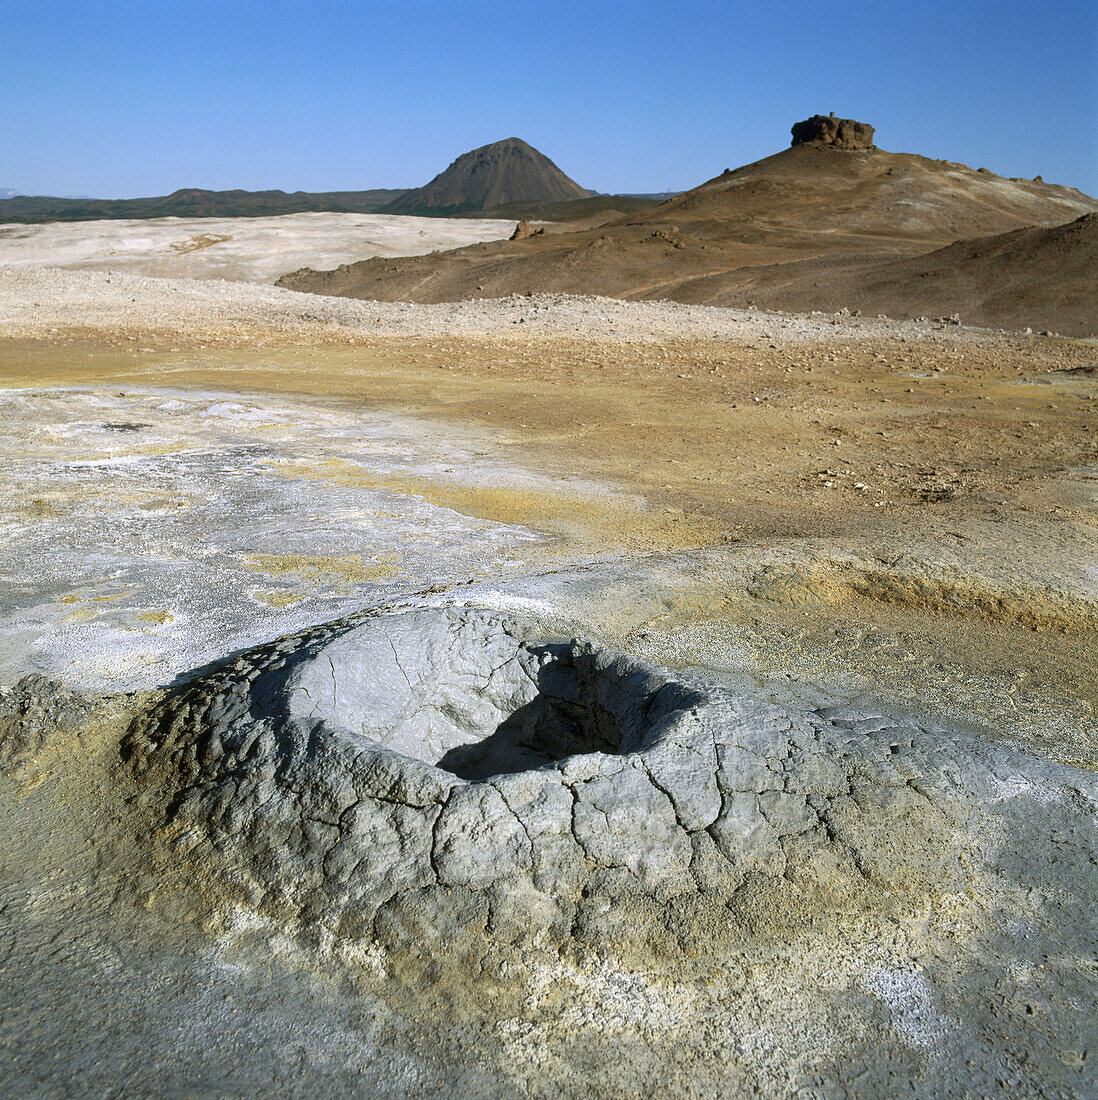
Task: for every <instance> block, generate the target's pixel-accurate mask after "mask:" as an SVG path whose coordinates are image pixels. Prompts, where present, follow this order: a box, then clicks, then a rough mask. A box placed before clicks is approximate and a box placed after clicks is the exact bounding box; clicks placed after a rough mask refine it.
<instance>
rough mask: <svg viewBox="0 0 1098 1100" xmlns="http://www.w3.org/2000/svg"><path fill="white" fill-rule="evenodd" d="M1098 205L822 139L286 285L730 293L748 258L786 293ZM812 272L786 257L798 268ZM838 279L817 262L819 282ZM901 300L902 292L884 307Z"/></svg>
mask: <svg viewBox="0 0 1098 1100" xmlns="http://www.w3.org/2000/svg"><path fill="white" fill-rule="evenodd" d="M1095 210H1098V200H1095V199H1092V198H1091V197H1089V196H1087V195H1084V194H1083V193H1082V192H1080V191H1076V190H1074V189H1072V188H1067V187H1057V186H1054V185H1051V184H1046V183H1042V182H1040V181H1031V180H1013V179H1004V178H1002V177H1000V176H996V175H994V174H992V173H990V172H986V171H976V170H974V169H971V168H966V167H965V166H964V165H961V164H953V163H948V162H944V161H936V160H929V159H927V158H926V157H920V156H915V155H913V154H906V153H888V152H885V151H884V150H880V149H875V148H872V149H857V150H850V149H842V148H836V147H833V146H828V145H823V144H818V143H812V144H803V145H797V146H794V147H793V148H790V149H786V150H785V151H783V152H781V153H778V154H777V155H775V156H772V157H767V158H766V159H765V160H761V161H758V162H756V163H754V164H750V165H747V166H745V167H743V168H740V169H738V170H737V171H735V172H731V171H728V172H725V173H723V174H722V175H720V176H718V177H716V178H715V179H712V180H710V181H708V182H707V183H704V184H702V185H701V186H700V187H697V188H694V189H693V190H692V191H687V192H685V193H684V194H682V195H679V196H676V197H675V198H672V199H669V200H667V201H666V202H662V203H658V204H656V205H654V206H651V207H648V208H646V209H644V210H641V211H638V212H634V213H630V214H627V215H625V216H623V217H622V218H619V219H618V220H616V221H613V222H611V223H609V224H607V225H603V226H600V227H597V228H590V229H585V230H581V231H576V232H572V233H560V234H553V235H550V234H546V235H543V236H538V237H532V238H528V239H526V240H519V241H510V242H507V241H503V242H495V243H491V244H484V245H474V246H471V247H469V248H464V249H459V250H456V251H453V252H445V253H436V254H434V255H432V256H424V257H417V258H413V259H400V260H367V261H364V262H362V263H358V264H351V265H347V266H344V267H342V268H338V269H337V270H335V271H332V272H316V271H311V270H309V269H305V270H303V271H299V272H294V273H293V274H292V275H288V276H285V277H284V278H283V279H282V280H281V281H280V285H282V286H287V287H291V288H292V289H296V290H307V291H313V292H316V293H321V294H336V295H344V296H347V297H359V298H376V299H379V300H383V301H398V300H411V301H419V302H441V301H452V300H457V299H461V298H469V297H497V296H504V295H507V294H512V293H526V292H528V291H535V292H539V291H546V292H567V293H576V294H606V295H610V296H613V297H621V298H668V299H671V300H676V301H705V302H711V303H714V304H731V303H732V302H734V301H739V300H740V299H741V297H742V295H741V291H742V290H743V288H744V287H745V285H746V284H747V283H748V281H749V279H750V272H749V271H747V270H745V269H750V268H756V267H761V266H765V267H770V268H774V270H773V271H771V272H770V273H768V276H767V278H768V283H767V286H768V287H769V288H770V289H771V290H772V291H774V292H775V293H776V288H778V287H780V284H781V280H782V276H781V273H780V270H779V269H778V268H777V267H776V266H775V265H788V264H793V265H797V264H803V263H805V262H807V261H819V262H820V263H821V264H822V265H823V266H822V267H821V271H823V270H824V269H825V268H830V267H831V266H832V265H835V266H836V268H845V267H849V266H851V265H853V264H870V263H875V262H884V261H895V260H898V259H900V258H903V257H912V256H916V255H920V254H925V253H927V252H931V251H934V250H935V249H939V248H941V247H943V246H944V245H947V244H950V243H951V242H953V241H956V240H957V239H958V238H976V237H985V236H992V235H996V234H1000V233H1004V232H1010V231H1012V230H1015V229H1019V228H1023V227H1027V226H1033V225H1044V226H1053V225H1059V224H1062V223H1065V222H1068V221H1071V220H1074V219H1075V218H1078V217H1079V216H1080V215H1081V214H1084V213H1088V212H1091V211H1095ZM803 274H804V272H803V270H802V269H800V268H798V267H796V266H793V267H790V268H788V275H789V277H790V278H800V277H801V276H803ZM828 277H829V276H828V275H827V274H826V273H824V274H822V275H821V274H819V273H817V274H815V275H814V277H813V279H812V280H811V281H813V282H820V283H821V284H824V283H826V280H827V278H828ZM811 289H817V288H815V287H814V288H811ZM885 296H886V297H887V295H885ZM819 300H820V301H822V300H823V299H822V296H821V297H820V299H819ZM798 303H799V304H798V305H797V306H796V307H789V308H799V309H817V308H823V307H822V306H821V305H818V304H816V299H815V298H814V297H813V296H812V295H809V294H805V296H804V297H803V298H798ZM842 304H844V305H845V304H849V303H846V302H844V303H842ZM903 306H904V301H903V299H902V297H897V298H896V300H895V301H893V302H891V303H890V305H889V307H886V306H881V307H879V309H880V311H881V312H890V311H891V312H899V311H900V309H901V308H902V307H903ZM852 308H856V307H852ZM989 308H990V307H989ZM957 311H958V309H957V307H953V308H950V309H943V310H940V311H939V312H945V313H953V312H957ZM1027 323H1028V322H1027Z"/></svg>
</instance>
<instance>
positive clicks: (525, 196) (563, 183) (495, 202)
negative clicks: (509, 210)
mask: <svg viewBox="0 0 1098 1100" xmlns="http://www.w3.org/2000/svg"><path fill="white" fill-rule="evenodd" d="M591 194H592V192H591V191H587V190H585V189H584V188H582V187H580V185H579V184H578V183H576V182H575V180H571V179H569V178H568V177H567V176H566V175H565V174H564V173H563V172H562V171H561V170H560V169H559V168H558V167H557V166H556V165H555V164H554V163H553V162H552V161H551V160H550V159H549V158H548V157H547V156H545V155H544V154H542V153H539V152H538V151H537V149H535V148H533V146H531V145H527V144H526V142H525V141H523V140H522V139H521V138H516V137H510V138H506V139H505V140H503V141H496V142H493V143H492V144H491V145H483V146H481V148H479V149H473V150H472V151H471V152H468V153H463V154H462V155H461V156H460V157H458V158H457V160H455V161H454V162H453V164H451V165H450V167H449V168H447V169H446V171H445V172H440V173H439V174H438V175H437V176H435V178H434V179H433V180H431V182H430V183H428V184H427V185H426V186H425V187H417V188H415V189H414V190H412V191H408V192H406V193H405V194H403V195H401V196H399V197H398V198H396V199H395V200H394V201H393V202H391V203H389V204H388V206H386V207H385V208H384V211H383V212H384V213H386V214H419V215H436V216H445V217H453V216H454V215H455V214H464V213H467V212H468V211H471V210H487V209H489V208H491V207H498V206H503V205H505V204H507V203H532V202H537V203H546V202H570V201H572V200H574V199H585V198H587V197H588V196H590V195H591Z"/></svg>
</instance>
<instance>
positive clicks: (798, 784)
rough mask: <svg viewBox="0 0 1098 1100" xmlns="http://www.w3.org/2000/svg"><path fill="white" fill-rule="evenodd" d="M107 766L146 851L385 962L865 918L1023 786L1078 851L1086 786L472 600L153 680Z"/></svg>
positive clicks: (318, 633)
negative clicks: (475, 945) (681, 931)
mask: <svg viewBox="0 0 1098 1100" xmlns="http://www.w3.org/2000/svg"><path fill="white" fill-rule="evenodd" d="M124 754H125V756H126V758H127V759H128V761H129V763H130V765H131V766H132V768H133V769H134V771H135V772H136V774H137V776H138V777H139V778H140V779H141V780H142V782H143V783H144V784H145V785H146V787H147V789H148V790H149V791H150V792H151V793H150V797H151V800H152V802H153V804H154V805H156V804H159V805H160V806H161V807H162V813H163V818H162V826H163V828H164V830H165V831H166V834H167V836H168V837H169V838H171V837H175V838H178V840H179V841H180V843H183V844H184V845H185V846H186V847H187V848H188V849H189V850H191V851H192V852H195V851H199V852H202V851H205V852H206V853H207V854H208V855H209V857H210V858H211V860H216V859H227V860H228V863H229V874H230V876H231V878H232V879H233V881H235V882H236V883H237V885H238V886H240V887H241V888H242V889H243V890H244V891H245V893H246V895H247V896H248V897H249V898H250V899H252V901H253V903H254V904H257V905H259V906H261V907H267V908H268V911H270V912H280V913H283V914H285V913H287V912H289V913H290V914H291V918H292V919H295V920H299V921H301V922H304V924H305V925H307V926H310V927H312V926H316V925H318V924H319V925H320V926H323V927H327V928H329V929H332V930H333V931H334V932H335V933H336V934H337V935H341V936H342V935H346V936H352V937H367V938H372V939H374V940H376V941H377V942H379V943H381V944H382V945H383V946H386V947H388V948H392V949H402V948H405V947H407V946H408V944H409V943H415V942H421V941H424V938H425V937H426V938H427V939H431V938H437V937H440V936H441V937H443V938H450V937H454V936H458V935H468V934H474V935H482V934H484V933H485V932H487V933H488V934H489V935H490V936H491V937H492V938H493V939H494V940H495V941H497V942H506V943H512V944H531V945H532V944H536V943H542V944H552V943H554V942H561V941H563V940H565V939H567V938H568V937H569V936H573V935H576V934H578V932H577V930H578V929H582V930H585V931H586V932H590V931H591V929H592V928H594V929H597V934H599V935H604V936H614V935H635V934H637V932H638V928H639V925H638V921H641V922H642V917H640V916H638V915H637V914H638V913H644V912H649V913H650V914H652V917H651V919H652V920H655V921H659V920H662V919H663V918H662V916H661V915H660V914H661V907H662V906H664V905H666V904H668V903H670V902H672V901H674V902H675V904H676V905H680V906H681V905H682V904H683V903H684V901H687V900H689V899H690V898H695V899H699V900H700V899H706V902H707V904H708V903H712V904H716V905H717V906H719V907H720V908H721V911H722V912H724V913H725V914H726V919H728V920H732V919H733V918H732V916H731V913H732V912H733V911H734V910H735V909H736V906H737V905H740V904H745V905H746V904H750V905H753V906H754V905H756V902H757V900H758V897H759V890H760V889H765V888H767V887H766V884H767V883H770V884H771V885H772V886H773V887H774V888H779V887H780V888H783V889H784V888H788V887H790V886H791V887H792V888H794V889H795V890H796V892H797V895H798V897H800V898H802V899H804V903H805V904H820V905H827V904H834V903H835V899H836V898H842V897H846V898H848V899H849V898H852V897H858V898H860V899H861V901H860V903H859V904H871V905H880V906H884V907H887V906H889V905H893V904H896V903H897V899H902V898H908V899H910V898H912V897H917V896H922V895H924V894H927V893H928V892H931V891H939V892H941V891H946V892H949V891H959V890H965V889H969V888H970V886H971V883H972V881H973V878H972V876H973V875H974V874H976V873H977V869H978V868H979V867H980V866H988V865H989V864H991V863H992V862H993V861H994V860H995V859H996V858H997V856H998V852H999V847H998V841H999V838H1000V836H1001V834H1002V818H1003V816H1004V814H1006V813H1007V807H1006V803H1008V802H1011V801H1012V800H1015V801H1016V799H1017V797H1024V799H1025V802H1026V805H1025V807H1016V808H1015V811H1012V812H1016V815H1017V816H1020V817H1024V816H1026V815H1027V814H1030V813H1036V812H1041V813H1045V812H1046V811H1047V810H1048V808H1049V807H1053V806H1055V807H1056V814H1057V815H1059V816H1058V817H1057V820H1058V821H1060V819H1061V818H1062V821H1060V825H1058V826H1057V828H1061V826H1062V832H1063V835H1065V836H1067V835H1069V834H1071V835H1072V836H1074V837H1075V838H1076V839H1075V840H1073V841H1072V847H1071V850H1072V852H1075V853H1076V854H1078V853H1079V852H1084V851H1085V850H1086V848H1087V846H1088V845H1090V844H1091V843H1092V842H1093V840H1094V835H1093V834H1094V821H1095V815H1094V808H1095V799H1096V798H1098V790H1096V789H1095V786H1096V785H1095V783H1094V782H1093V776H1090V775H1088V774H1087V773H1082V772H1079V771H1077V770H1075V769H1070V768H1064V767H1062V766H1059V765H1054V764H1049V763H1044V762H1041V763H1039V764H1037V766H1036V771H1035V767H1034V763H1035V762H1034V761H1033V760H1032V759H1027V761H1026V764H1027V770H1026V774H1027V776H1028V778H1027V781H1026V782H1027V787H1026V789H1025V790H1024V791H1023V790H1015V789H1014V788H1012V787H1011V783H1012V782H1013V780H1014V777H1015V776H1016V775H1018V774H1021V772H1020V765H1019V762H1018V760H1017V759H1015V755H1016V754H1014V755H1012V750H1010V749H1004V748H999V747H996V746H989V745H987V744H986V743H982V742H981V741H979V740H977V739H976V738H973V737H971V736H966V735H960V734H955V733H952V732H950V731H948V730H944V729H940V728H936V727H932V726H930V725H927V724H926V723H924V722H922V721H918V722H916V721H912V720H911V719H908V718H900V717H897V716H894V715H889V714H886V713H881V712H880V711H870V710H865V711H858V710H853V709H850V708H845V707H842V708H840V707H833V708H825V709H809V708H806V709H804V710H799V711H791V710H790V709H789V707H780V706H777V705H775V704H773V703H770V702H768V701H767V700H766V699H765V698H764V697H762V696H761V695H759V696H750V697H745V696H743V695H742V694H734V693H733V692H731V691H729V690H727V689H726V688H724V687H722V686H721V685H720V684H718V683H716V682H713V681H709V680H706V679H704V678H700V677H697V676H692V675H689V674H682V673H676V672H672V671H670V670H668V669H663V668H659V667H657V666H655V665H652V664H649V663H647V662H644V661H640V660H637V659H634V658H631V657H629V656H627V655H625V654H622V653H617V652H614V651H613V650H610V649H607V648H604V647H602V646H599V645H596V644H593V643H591V642H585V641H580V640H572V641H554V640H552V639H546V638H545V637H544V636H543V635H541V634H540V631H539V628H538V625H537V623H536V622H533V621H521V620H517V619H515V618H512V617H510V616H507V615H504V614H501V613H499V612H496V611H491V610H487V609H479V608H469V607H423V606H419V607H416V606H411V607H405V608H402V609H396V610H392V611H388V612H381V613H378V612H370V613H365V614H363V615H360V616H357V617H352V618H350V619H346V620H341V621H339V622H336V623H332V624H329V625H327V626H324V627H320V628H317V629H315V630H313V631H310V632H307V633H305V634H302V635H296V636H293V637H288V638H284V639H282V640H280V641H278V642H275V643H272V644H271V645H269V646H265V647H262V648H260V649H256V650H252V651H251V652H249V653H245V654H243V655H241V656H239V657H236V658H234V659H232V660H231V661H228V662H226V663H225V664H224V665H222V666H220V667H219V668H217V669H215V670H214V671H211V672H208V673H206V674H204V675H202V676H200V677H199V678H197V679H195V680H193V681H191V682H190V683H188V684H186V685H185V686H183V687H180V688H178V689H175V690H173V691H172V692H170V693H169V694H168V695H167V696H166V697H165V698H164V699H163V701H162V702H161V703H160V705H159V706H157V707H156V708H155V709H153V710H151V711H150V712H148V713H146V714H145V715H143V716H142V717H141V718H139V719H138V720H137V721H136V722H135V723H134V725H133V726H132V728H131V730H130V733H129V735H128V737H127V740H126V743H125V748H124ZM1037 772H1041V774H1040V775H1038V774H1037ZM1084 787H1085V788H1086V790H1085V791H1084ZM1034 792H1035V793H1034ZM1031 795H1032V797H1030V796H1031ZM1073 799H1074V800H1075V801H1074V802H1073V801H1072V800H1073ZM1031 803H1032V806H1031ZM1038 803H1039V804H1040V807H1044V809H1040V808H1039V807H1038ZM1034 807H1038V808H1036V809H1035V808H1034ZM1073 858H1074V857H1073ZM1084 862H1085V860H1084ZM1080 866H1082V865H1080ZM1088 873H1089V874H1090V875H1091V877H1093V875H1094V869H1093V868H1091V869H1090V871H1089V872H1088ZM775 884H776V885H775ZM1095 888H1096V889H1098V885H1096V887H1095ZM752 898H754V899H755V901H754V902H752V901H750V899H752ZM811 898H817V899H825V900H818V902H815V903H810V902H809V901H808V900H807V899H811ZM867 898H869V899H870V900H869V901H867V900H866V899H867ZM745 899H746V900H745ZM826 899H830V900H826ZM646 906H647V908H646ZM726 906H727V907H728V908H725V907H726ZM638 907H639V908H638ZM756 907H757V906H756ZM625 914H630V915H629V916H628V917H626V916H625ZM752 919H754V918H752ZM622 921H626V924H625V925H623V924H622Z"/></svg>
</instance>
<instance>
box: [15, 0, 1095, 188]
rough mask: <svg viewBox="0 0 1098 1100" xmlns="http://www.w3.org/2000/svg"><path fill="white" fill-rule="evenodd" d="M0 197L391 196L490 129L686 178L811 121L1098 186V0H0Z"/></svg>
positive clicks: (756, 150)
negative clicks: (814, 117) (829, 0)
mask: <svg viewBox="0 0 1098 1100" xmlns="http://www.w3.org/2000/svg"><path fill="white" fill-rule="evenodd" d="M0 27H2V28H3V30H2V33H0V187H15V188H17V189H18V190H20V191H23V192H27V193H37V194H42V193H48V194H88V195H95V196H100V197H125V196H134V195H155V194H163V193H166V192H168V191H171V190H174V189H175V188H177V187H183V186H197V187H211V188H229V187H244V188H248V189H259V188H267V187H281V188H284V189H286V190H294V189H296V188H301V189H304V190H330V189H352V190H353V189H359V188H368V187H410V186H417V185H419V184H422V183H425V182H426V181H427V180H428V179H430V178H431V177H432V176H433V175H435V174H436V173H437V172H438V171H440V170H441V169H442V168H444V167H445V166H446V165H447V164H449V163H450V161H451V160H453V159H454V157H456V156H458V155H459V154H460V153H462V152H464V151H465V150H467V149H471V148H473V147H475V146H478V145H483V144H485V143H487V142H490V141H495V140H497V139H499V138H503V137H509V136H511V135H512V134H514V135H517V136H519V137H522V138H525V139H526V140H527V141H529V142H530V143H531V144H533V145H534V146H536V147H537V148H539V149H541V150H542V152H544V153H546V154H547V155H548V156H550V157H551V158H552V159H553V160H555V161H556V162H557V163H558V164H559V165H560V167H561V168H563V169H564V171H565V172H567V173H568V174H569V175H570V176H572V177H573V178H575V179H576V180H578V181H579V182H580V183H581V184H583V185H584V186H586V187H591V188H595V189H597V190H599V191H662V190H671V189H678V188H686V187H691V186H693V185H695V184H697V183H700V182H702V181H703V180H705V179H708V178H710V177H711V176H714V175H716V174H717V173H719V172H720V171H721V170H722V169H724V168H726V167H732V168H734V167H737V166H738V165H740V164H745V163H747V162H749V161H752V160H757V159H758V158H760V157H763V156H767V155H769V154H771V153H775V152H777V151H778V150H780V149H781V148H783V147H785V146H786V145H788V142H789V127H790V125H791V124H792V123H793V122H794V121H796V120H797V119H800V118H804V117H806V116H808V115H810V114H814V113H816V112H823V113H826V112H828V111H835V113H836V114H838V115H840V116H844V117H851V118H857V119H860V120H863V121H866V122H871V123H872V124H873V125H875V126H876V127H877V140H878V143H879V145H880V146H881V147H882V148H885V149H889V150H893V151H902V152H916V153H923V154H925V155H926V156H931V157H941V158H944V159H947V160H959V161H962V162H964V163H967V164H970V165H972V166H973V167H980V166H986V167H988V168H990V169H992V171H995V172H998V173H1000V174H1001V175H1007V176H1026V177H1030V176H1034V175H1036V174H1038V173H1040V174H1042V175H1043V176H1044V178H1045V179H1046V180H1048V181H1050V182H1056V183H1064V184H1069V185H1072V186H1076V187H1080V188H1082V189H1083V190H1085V191H1088V192H1090V193H1091V194H1098V83H1096V77H1095V72H1096V70H1098V0H1047V2H1045V3H1034V2H1023V0H1001V2H998V3H991V2H982V3H968V4H966V3H964V2H963V0H953V2H951V3H944V2H939V0H910V2H907V3H899V2H893V0H875V2H872V3H869V2H866V3H861V2H848V3H834V4H826V3H807V2H801V0H793V2H790V3H784V4H782V3H774V4H771V5H766V4H763V3H758V2H755V3H738V2H737V3H730V2H722V0H679V2H676V3H669V2H662V3H656V2H653V0H633V2H631V3H626V2H620V0H586V2H582V3H580V2H573V0H562V2H558V3H553V2H550V0H544V2H542V3H529V2H527V0H510V2H506V3H504V2H498V0H453V2H448V3H447V2H442V0H406V2H401V0H388V2H385V3H375V2H372V0H363V2H358V3H352V2H347V0H333V2H330V3H302V2H296V0H263V2H262V3H259V2H252V0H221V2H218V3H213V2H210V0H188V2H186V3H180V2H177V0H160V2H155V0H147V2H141V3H138V2H130V3H123V2H120V0H102V2H94V0H88V2H80V0H66V2H58V0H33V2H30V0H0Z"/></svg>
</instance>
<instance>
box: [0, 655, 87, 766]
mask: <svg viewBox="0 0 1098 1100" xmlns="http://www.w3.org/2000/svg"><path fill="white" fill-rule="evenodd" d="M92 710H93V707H92V704H91V703H90V702H89V701H88V700H87V699H85V698H84V697H83V696H81V695H77V694H76V693H75V692H72V691H69V690H68V689H67V688H66V687H65V686H64V685H63V684H61V683H59V682H58V681H56V680H50V679H47V677H45V676H40V675H38V674H37V673H32V674H31V675H29V676H24V677H23V678H22V679H21V680H19V682H18V683H16V684H15V686H14V687H11V688H0V774H3V773H7V772H12V771H15V770H16V769H17V768H18V767H20V766H21V765H23V764H25V763H27V762H28V761H29V760H31V759H33V757H34V756H35V755H36V754H38V753H39V752H41V751H42V749H43V747H44V746H45V744H46V742H47V741H48V739H49V738H50V737H51V736H52V735H54V734H56V733H59V732H77V733H78V732H79V731H80V730H82V729H83V728H84V726H86V724H87V722H88V720H89V718H90V716H91V713H92Z"/></svg>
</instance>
